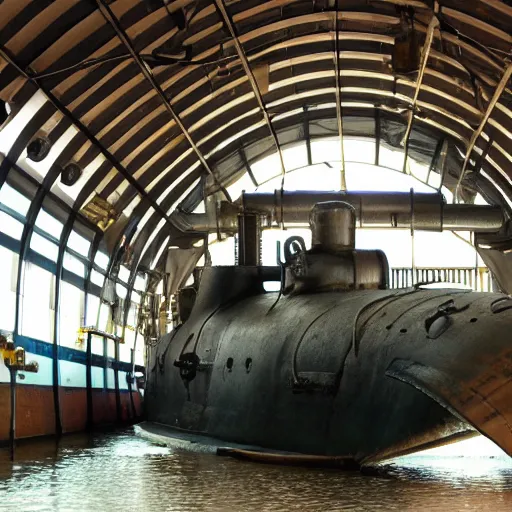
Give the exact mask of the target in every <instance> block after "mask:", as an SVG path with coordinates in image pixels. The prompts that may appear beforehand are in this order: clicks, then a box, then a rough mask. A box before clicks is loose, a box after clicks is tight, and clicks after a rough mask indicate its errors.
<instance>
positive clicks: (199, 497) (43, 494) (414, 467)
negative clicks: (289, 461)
mask: <svg viewBox="0 0 512 512" xmlns="http://www.w3.org/2000/svg"><path fill="white" fill-rule="evenodd" d="M0 510H17V511H20V510H23V511H42V510H57V511H61V510H62V511H75V510H76V511H82V510H84V511H86V510H95V511H98V512H99V511H110V510H123V511H132V510H133V511H138V512H139V511H160V510H169V511H258V510H261V511H288V510H303V511H308V512H309V511H323V512H326V511H335V510H354V511H372V510H383V511H384V510H399V511H423V510H425V511H426V510H429V511H430V510H434V511H435V510H443V511H444V510H449V511H458V510H464V511H467V510H478V511H493V512H498V511H511V510H512V463H511V461H510V459H508V458H505V457H501V456H497V457H454V456H443V457H434V456H415V457H408V458H403V459H399V460H397V461H396V462H394V463H393V464H392V465H388V466H386V467H385V468H384V469H383V470H382V475H381V476H363V475H361V474H360V473H359V472H342V471H339V470H322V469H304V468H296V467H280V466H270V465H262V464H256V463H251V462H243V461H238V460H233V459H230V458H224V457H218V456H215V455H209V454H201V453H189V452H175V451H173V450H172V449H170V448H164V447H159V446H155V445H152V444H150V443H149V442H148V441H145V440H143V439H141V438H139V437H137V436H135V434H134V433H133V431H132V430H125V431H122V432H116V433H108V434H102V435H94V436H84V435H81V436H69V437H64V438H63V439H62V440H61V441H60V442H59V443H56V442H55V441H48V440H45V441H37V442H28V443H23V444H22V445H21V446H19V447H18V449H17V452H16V458H15V460H14V462H10V461H9V458H8V453H7V452H6V451H5V450H3V451H1V452H0Z"/></svg>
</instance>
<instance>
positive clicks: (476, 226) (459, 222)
mask: <svg viewBox="0 0 512 512" xmlns="http://www.w3.org/2000/svg"><path fill="white" fill-rule="evenodd" d="M326 201H343V202H345V203H348V204H350V205H352V206H353V208H354V211H355V216H356V223H357V227H360V228H411V229H417V230H426V231H443V230H453V231H476V232H496V231H499V230H500V229H501V227H502V226H503V222H504V217H503V212H502V209H501V208H500V207H499V206H480V205H469V204H446V203H445V201H444V197H443V195H442V194H440V193H434V194H422V193H415V192H413V191H411V192H316V191H292V192H287V191H283V192H282V191H281V190H276V191H274V192H273V193H258V192H256V193H250V194H246V193H244V194H242V196H241V197H240V198H239V199H238V200H237V201H236V202H235V205H236V207H232V206H229V207H228V205H227V204H221V207H220V208H219V209H218V210H217V214H216V215H212V214H211V213H210V214H184V213H181V212H176V213H175V214H174V215H173V220H174V222H175V223H176V225H177V227H178V228H180V229H181V230H183V231H200V232H218V231H220V232H225V233H235V232H236V230H237V222H236V220H237V215H238V214H240V213H252V214H259V215H261V217H263V222H262V227H263V228H265V227H267V228H270V227H276V226H283V225H284V226H308V225H309V215H310V212H311V209H312V208H313V206H314V205H315V204H316V203H322V202H326Z"/></svg>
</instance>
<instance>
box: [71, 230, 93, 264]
mask: <svg viewBox="0 0 512 512" xmlns="http://www.w3.org/2000/svg"><path fill="white" fill-rule="evenodd" d="M68 247H69V248H70V249H73V251H75V252H77V253H78V254H81V255H82V256H83V257H84V258H87V256H88V254H89V248H90V247H91V242H89V240H87V239H85V238H84V237H83V236H80V235H79V234H78V233H77V232H76V231H71V233H70V234H69V239H68Z"/></svg>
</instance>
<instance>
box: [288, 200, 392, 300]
mask: <svg viewBox="0 0 512 512" xmlns="http://www.w3.org/2000/svg"><path fill="white" fill-rule="evenodd" d="M309 224H310V228H311V237H312V242H311V245H312V247H311V249H310V250H309V251H306V248H305V244H304V240H303V239H302V238H301V237H290V238H289V239H288V240H287V241H286V242H285V250H284V253H285V268H286V274H285V283H284V290H283V291H284V293H285V294H292V295H295V294H299V293H313V292H321V291H346V290H367V289H386V288H388V274H389V266H388V261H387V258H386V255H385V254H384V252H383V251H380V250H356V248H355V235H356V211H355V208H354V207H353V206H352V205H351V204H349V203H346V202H344V201H325V202H320V203H316V204H315V205H314V207H313V208H312V210H311V213H310V215H309Z"/></svg>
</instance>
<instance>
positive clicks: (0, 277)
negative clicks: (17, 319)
mask: <svg viewBox="0 0 512 512" xmlns="http://www.w3.org/2000/svg"><path fill="white" fill-rule="evenodd" d="M0 266H1V269H2V271H1V272H0V297H1V304H2V305H1V307H0V330H5V331H13V330H14V316H15V312H16V276H17V273H18V255H17V254H16V253H14V252H12V251H9V250H8V249H5V248H4V247H0Z"/></svg>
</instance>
